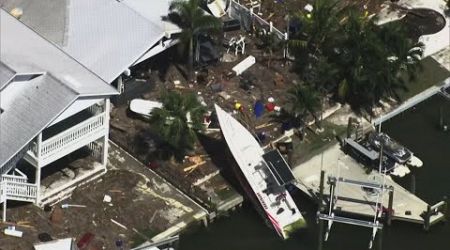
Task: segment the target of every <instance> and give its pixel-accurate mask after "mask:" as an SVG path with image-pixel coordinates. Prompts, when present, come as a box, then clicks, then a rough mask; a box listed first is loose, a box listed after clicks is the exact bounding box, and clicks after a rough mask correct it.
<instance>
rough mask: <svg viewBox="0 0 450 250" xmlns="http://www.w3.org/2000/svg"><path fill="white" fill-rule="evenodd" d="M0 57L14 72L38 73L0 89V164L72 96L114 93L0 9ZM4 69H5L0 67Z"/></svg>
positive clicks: (40, 128) (63, 108) (71, 100)
mask: <svg viewBox="0 0 450 250" xmlns="http://www.w3.org/2000/svg"><path fill="white" fill-rule="evenodd" d="M0 30H1V31H2V32H1V34H0V44H1V45H2V46H0V60H1V63H2V64H3V65H5V67H4V68H9V69H11V70H12V71H15V72H17V74H25V73H38V72H39V73H41V74H40V75H38V76H37V77H35V78H33V79H31V80H28V81H20V82H12V83H10V84H9V85H8V86H6V88H4V89H2V90H1V91H0V106H1V107H2V109H3V110H4V111H3V113H2V114H0V166H2V165H3V164H5V162H7V161H8V160H9V159H11V158H12V157H13V156H14V155H15V154H17V153H18V152H19V151H20V150H21V149H22V148H23V147H25V146H26V145H27V144H28V143H29V142H30V141H31V140H32V139H33V138H34V137H36V136H37V135H38V134H39V133H40V132H41V131H42V130H43V129H44V128H45V127H47V126H48V124H50V123H51V122H52V121H53V120H54V119H56V118H57V117H58V116H59V115H60V114H61V113H62V112H63V111H64V110H65V109H66V108H67V107H69V106H70V105H71V104H72V103H73V102H74V101H75V100H76V99H77V98H80V97H87V96H109V95H114V94H117V91H116V90H115V89H114V88H112V87H111V86H110V85H109V84H107V83H106V82H105V81H103V80H102V79H101V78H99V77H98V76H97V75H95V74H94V73H93V72H91V71H89V70H88V69H87V68H85V67H84V66H83V65H81V64H80V63H78V62H77V61H76V60H74V59H73V58H71V57H70V56H69V55H67V54H66V53H64V52H63V51H62V50H60V49H59V48H57V47H56V46H55V45H54V44H52V43H50V42H49V41H47V40H45V39H44V38H42V37H40V36H39V35H38V34H37V33H35V32H34V31H33V30H31V29H30V28H28V27H26V26H25V25H24V24H22V23H21V22H19V21H18V20H17V19H15V18H14V17H12V16H11V15H9V14H8V13H6V12H5V11H3V10H1V9H0ZM5 72H6V71H5Z"/></svg>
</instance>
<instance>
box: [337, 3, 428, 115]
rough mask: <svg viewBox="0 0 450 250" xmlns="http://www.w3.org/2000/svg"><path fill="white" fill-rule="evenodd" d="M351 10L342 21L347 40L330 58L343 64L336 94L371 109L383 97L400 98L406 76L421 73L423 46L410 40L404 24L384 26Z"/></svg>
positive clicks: (349, 101) (411, 76) (355, 104)
mask: <svg viewBox="0 0 450 250" xmlns="http://www.w3.org/2000/svg"><path fill="white" fill-rule="evenodd" d="M347 11H348V12H347V14H346V16H347V18H346V20H345V21H344V22H343V23H341V24H342V29H343V31H342V33H343V34H345V39H343V40H341V41H340V44H339V52H338V53H336V54H335V55H334V56H330V57H329V59H330V60H331V61H332V62H333V63H334V65H339V67H340V69H339V73H338V74H337V75H338V77H336V82H337V83H338V85H337V88H336V96H337V97H339V98H340V99H341V100H342V101H345V102H347V103H349V104H351V105H352V106H353V108H355V109H360V108H363V109H366V110H367V111H371V108H372V106H373V105H375V104H377V103H378V102H379V100H380V99H381V98H383V97H386V96H392V97H396V98H397V97H398V95H397V91H398V90H399V89H406V88H407V86H406V83H405V81H404V75H405V74H406V75H407V76H408V77H409V78H410V79H413V78H414V77H415V75H416V74H417V70H418V69H420V64H419V62H420V59H421V56H422V51H423V45H422V44H421V43H415V42H413V41H412V40H411V39H408V38H407V36H406V31H405V29H404V27H403V26H401V24H400V23H391V24H386V25H383V26H381V27H380V26H378V25H376V24H375V23H374V21H373V20H372V19H365V18H362V17H361V15H360V14H359V13H358V12H357V11H355V10H354V9H348V10H347ZM369 113H370V112H369Z"/></svg>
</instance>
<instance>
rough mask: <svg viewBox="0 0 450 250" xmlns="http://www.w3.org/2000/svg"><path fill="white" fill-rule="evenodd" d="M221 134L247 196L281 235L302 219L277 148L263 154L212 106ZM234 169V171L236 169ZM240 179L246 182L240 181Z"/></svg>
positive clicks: (301, 223)
mask: <svg viewBox="0 0 450 250" xmlns="http://www.w3.org/2000/svg"><path fill="white" fill-rule="evenodd" d="M215 108H216V112H217V118H218V120H219V124H220V128H221V130H222V134H223V137H224V138H225V141H226V142H227V144H228V147H229V149H230V151H231V153H232V155H233V157H234V159H235V160H236V162H237V164H238V166H239V168H240V172H242V175H241V176H243V177H244V178H239V175H238V179H239V180H240V181H241V184H242V185H243V187H244V189H245V190H246V192H247V193H248V195H249V197H250V198H252V201H253V202H254V203H255V206H256V208H257V210H258V212H260V213H261V214H262V215H263V216H264V218H265V219H267V221H268V222H270V224H271V225H272V226H273V228H274V229H275V230H276V231H277V233H278V234H279V235H280V236H281V237H282V238H283V239H287V238H289V236H290V234H291V233H292V232H294V231H296V230H297V229H299V228H302V227H305V226H306V221H305V219H304V218H303V216H302V214H301V213H300V211H299V209H298V208H297V206H296V204H295V202H294V200H293V199H292V197H291V195H290V194H289V192H288V191H287V190H286V188H285V185H286V184H288V183H290V182H292V181H293V180H295V178H294V176H293V175H292V172H291V170H290V168H289V166H288V164H287V163H286V161H285V160H284V158H283V157H282V156H281V155H280V154H279V152H278V151H277V150H273V151H270V152H267V153H265V152H264V150H263V149H262V148H261V146H260V145H259V143H258V142H257V140H256V139H255V138H254V137H253V135H252V134H251V133H250V132H249V131H248V130H247V129H246V128H245V127H244V126H243V125H242V124H241V123H239V122H238V121H237V120H236V119H234V118H233V117H232V116H231V115H230V114H228V113H227V112H225V111H224V110H223V109H222V108H220V107H219V106H217V105H215ZM237 172H238V171H237ZM243 179H245V180H246V183H242V182H243V181H242V180H243Z"/></svg>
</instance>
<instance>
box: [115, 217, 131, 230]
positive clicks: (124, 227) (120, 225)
mask: <svg viewBox="0 0 450 250" xmlns="http://www.w3.org/2000/svg"><path fill="white" fill-rule="evenodd" d="M111 222H112V223H114V224H116V225H117V226H119V227H121V228H123V229H125V230H128V228H127V227H126V226H124V225H122V224H120V223H119V222H117V221H115V220H113V219H111Z"/></svg>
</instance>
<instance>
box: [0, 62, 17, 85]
mask: <svg viewBox="0 0 450 250" xmlns="http://www.w3.org/2000/svg"><path fill="white" fill-rule="evenodd" d="M15 74H16V72H14V70H12V69H10V68H9V67H8V66H6V65H5V64H4V63H2V62H0V90H1V89H2V88H3V86H6V84H7V83H8V82H9V81H10V80H11V78H13V77H14V75H15Z"/></svg>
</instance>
